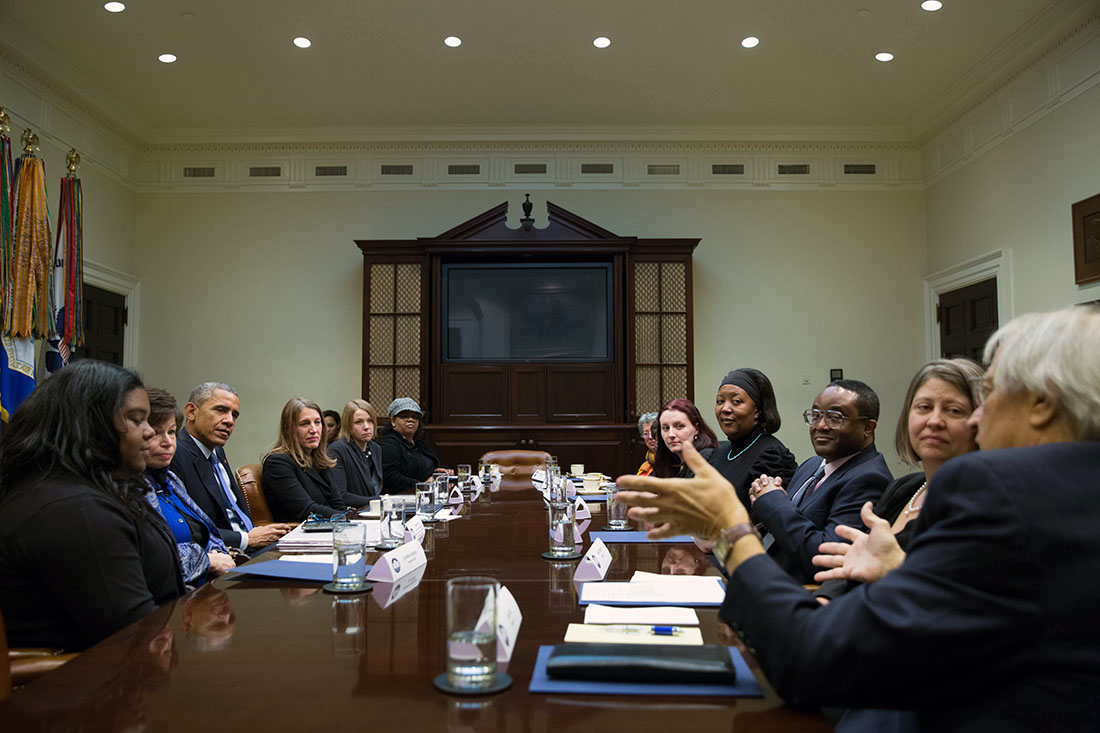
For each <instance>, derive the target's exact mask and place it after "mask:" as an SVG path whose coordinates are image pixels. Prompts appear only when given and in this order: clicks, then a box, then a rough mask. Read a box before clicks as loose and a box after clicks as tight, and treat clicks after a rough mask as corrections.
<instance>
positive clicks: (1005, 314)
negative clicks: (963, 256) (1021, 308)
mask: <svg viewBox="0 0 1100 733" xmlns="http://www.w3.org/2000/svg"><path fill="white" fill-rule="evenodd" d="M991 277H994V278H997V321H998V325H1002V324H1005V323H1008V322H1009V321H1010V320H1012V319H1013V318H1014V317H1015V312H1014V311H1013V307H1012V250H1011V249H1008V248H1005V249H995V250H993V251H992V252H987V253H986V254H984V255H979V256H977V257H974V258H972V259H969V260H966V261H964V262H960V263H959V264H957V265H952V266H951V267H946V268H944V269H942V270H938V271H936V272H933V273H931V274H930V275H926V276H925V277H924V351H925V359H926V360H927V361H932V360H933V359H939V358H940V328H939V324H938V323H936V306H937V305H939V302H940V294H941V293H947V292H950V291H952V290H956V289H958V288H962V287H966V286H967V285H973V284H974V283H977V282H981V281H982V280H988V279H989V278H991Z"/></svg>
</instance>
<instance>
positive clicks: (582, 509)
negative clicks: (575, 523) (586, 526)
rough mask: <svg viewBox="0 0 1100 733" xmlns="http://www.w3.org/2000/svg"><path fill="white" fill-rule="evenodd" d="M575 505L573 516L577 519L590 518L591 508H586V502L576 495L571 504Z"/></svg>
mask: <svg viewBox="0 0 1100 733" xmlns="http://www.w3.org/2000/svg"><path fill="white" fill-rule="evenodd" d="M573 506H574V507H576V509H574V511H573V516H575V517H576V518H577V519H591V518H592V510H591V509H589V508H588V504H587V503H586V502H585V500H584V499H582V498H581V497H579V496H578V497H577V501H576V502H575V503H574V505H573Z"/></svg>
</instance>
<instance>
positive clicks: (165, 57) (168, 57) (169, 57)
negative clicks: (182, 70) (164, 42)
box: [157, 53, 176, 64]
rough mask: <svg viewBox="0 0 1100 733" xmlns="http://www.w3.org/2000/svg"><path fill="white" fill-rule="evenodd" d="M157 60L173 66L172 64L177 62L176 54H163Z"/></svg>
mask: <svg viewBox="0 0 1100 733" xmlns="http://www.w3.org/2000/svg"><path fill="white" fill-rule="evenodd" d="M157 59H158V60H159V61H160V62H161V63H162V64H171V63H174V62H175V60H176V54H174V53H162V54H161V55H160V56H157Z"/></svg>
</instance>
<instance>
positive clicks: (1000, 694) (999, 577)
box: [618, 307, 1100, 731]
mask: <svg viewBox="0 0 1100 733" xmlns="http://www.w3.org/2000/svg"><path fill="white" fill-rule="evenodd" d="M985 358H986V360H987V361H990V360H991V364H990V366H989V371H988V372H987V373H986V376H985V380H984V382H983V385H982V392H983V395H984V402H983V404H982V405H981V407H979V408H978V409H977V410H975V412H974V414H973V415H972V416H971V422H972V424H974V425H975V426H976V427H977V441H978V445H979V446H980V447H981V451H980V452H978V453H970V454H968V455H965V456H960V457H958V458H954V459H952V460H951V461H949V462H947V463H946V464H944V466H943V467H942V468H941V469H940V470H939V471H938V472H937V473H936V476H935V478H933V480H932V482H931V483H930V485H929V486H928V490H927V495H928V499H927V501H926V502H925V504H924V507H923V509H922V511H921V513H920V516H919V518H918V519H916V520H915V521H916V522H917V528H916V529H917V531H916V533H915V535H914V538H913V540H912V542H911V544H910V545H909V548H908V554H906V553H904V552H900V551H898V548H897V543H896V542H894V541H893V535H892V533H891V532H890V531H889V526H888V525H887V523H886V522H885V521H884V520H881V519H877V518H875V517H874V516H873V514H872V512H871V506H870V504H868V505H866V506H865V508H864V510H863V516H864V517H865V518H866V520H867V523H868V526H869V527H871V531H870V533H868V534H864V533H863V532H860V531H858V530H855V529H852V528H841V531H840V534H841V536H842V537H844V538H845V539H849V540H854V542H853V543H852V544H851V545H849V546H847V548H848V549H847V550H846V551H845V552H843V553H839V554H837V553H835V551H834V554H831V555H825V556H823V557H822V558H821V559H820V561H821V564H822V565H823V566H828V567H831V568H833V569H832V570H828V571H825V572H822V573H819V574H818V579H819V580H824V579H828V578H834V577H835V578H851V579H858V580H862V581H864V584H863V585H860V586H859V587H858V588H856V589H855V590H853V591H852V592H851V593H848V594H847V595H845V596H843V597H841V598H839V599H837V600H836V601H833V602H832V603H830V604H829V605H827V606H822V605H820V604H818V603H817V602H816V601H815V600H814V599H813V598H812V597H811V596H810V594H808V593H807V592H806V591H805V590H803V589H802V588H800V587H798V585H797V584H796V583H795V582H794V581H792V580H791V578H790V577H789V576H787V575H786V573H784V572H783V571H782V570H781V569H780V568H779V567H778V566H777V565H776V564H775V563H774V562H772V561H771V560H770V559H769V558H768V557H766V556H765V553H764V549H763V546H762V545H761V543H760V541H759V539H758V538H757V537H756V535H755V534H754V533H753V530H752V526H751V525H750V524H749V517H748V515H747V514H746V513H745V511H744V507H743V505H742V504H741V503H740V502H739V501H737V500H736V499H735V498H732V497H733V495H732V492H731V491H730V486H729V484H728V482H725V481H724V480H723V479H722V478H721V476H720V474H718V473H717V472H716V471H714V469H712V468H710V467H709V466H707V464H706V462H705V461H703V460H702V459H701V458H700V457H699V456H698V455H697V454H696V453H695V452H694V451H689V450H685V451H684V459H685V461H686V462H687V464H688V466H689V467H691V468H693V469H695V471H696V478H695V479H691V480H681V481H676V482H672V481H661V480H659V479H651V478H645V477H634V476H629V477H627V476H623V477H620V478H619V479H618V483H619V486H620V487H621V488H623V489H626V491H624V492H620V494H619V499H620V500H621V501H624V502H625V503H628V504H631V505H633V506H635V507H636V508H635V509H632V510H631V516H632V517H633V518H635V519H639V520H640V519H644V520H646V521H651V522H655V523H657V525H658V529H657V530H654V531H653V532H651V536H652V537H653V538H654V539H657V538H659V537H664V536H669V535H676V534H687V533H690V534H694V535H697V536H703V537H711V538H714V539H716V542H715V555H716V556H718V557H720V560H721V563H722V564H723V566H724V567H725V568H726V570H727V571H728V572H729V574H730V575H729V577H730V581H729V585H728V587H727V592H726V600H725V604H724V605H723V607H722V610H721V611H720V617H721V618H722V619H723V620H724V621H726V622H727V623H728V624H729V625H730V626H731V627H732V628H733V629H734V631H736V632H737V633H739V634H740V635H741V637H742V639H743V640H744V641H745V643H746V644H747V645H748V647H749V649H750V651H751V652H752V653H753V654H754V655H755V657H756V660H757V661H758V662H759V663H760V667H761V669H762V670H763V671H764V673H765V674H766V675H767V677H768V679H769V680H770V681H771V682H772V684H773V685H774V687H775V689H776V690H777V691H778V692H779V693H780V695H782V696H783V697H784V699H786V700H787V701H789V702H792V703H797V704H802V705H832V706H837V705H840V706H858V707H863V708H888V709H895V710H898V709H901V710H908V711H910V713H909V718H908V721H907V722H909V723H911V724H913V725H912V726H911V727H914V728H916V729H920V730H929V731H975V730H981V731H1034V730H1052V731H1053V730H1057V731H1094V730H1096V725H1097V721H1098V720H1100V695H1097V694H1096V691H1097V690H1098V689H1100V625H1097V623H1096V609H1097V607H1100V583H1098V582H1097V580H1098V579H1100V309H1098V308H1095V307H1092V308H1088V307H1077V308H1068V309H1065V310H1062V311H1056V312H1054V313H1043V314H1028V315H1026V316H1022V317H1020V318H1017V319H1015V320H1013V321H1012V322H1010V323H1009V324H1007V325H1006V326H1004V327H1003V328H1001V329H1000V330H999V331H997V333H995V334H994V335H993V337H992V338H991V339H990V342H989V343H988V344H987V345H986V353H985ZM991 358H992V359H991ZM631 490H634V491H631ZM643 492H644V493H643ZM891 545H892V547H891ZM822 549H823V550H830V548H822ZM836 557H840V558H841V564H840V565H839V566H838V564H837V563H836V562H833V561H831V560H830V561H828V562H826V560H828V559H829V558H836ZM872 581H875V582H872ZM863 712H869V713H873V712H874V711H863ZM847 722H850V720H849V721H842V723H841V726H838V730H840V729H842V728H843V727H844V726H845V724H846V723H847ZM862 722H867V720H866V719H864V720H863V721H862ZM863 729H865V730H874V729H876V728H875V727H873V726H866V727H864V728H863Z"/></svg>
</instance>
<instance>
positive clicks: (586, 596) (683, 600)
mask: <svg viewBox="0 0 1100 733" xmlns="http://www.w3.org/2000/svg"><path fill="white" fill-rule="evenodd" d="M696 577H697V576H696ZM697 579H698V580H699V581H700V582H698V583H682V582H673V583H661V582H650V583H585V584H584V585H582V586H581V597H580V602H581V603H582V604H585V603H620V604H628V605H633V606H653V605H661V604H663V603H664V604H668V603H675V604H677V605H683V606H718V605H721V604H722V601H723V600H724V599H725V597H726V590H725V588H724V587H723V586H722V583H721V582H720V581H719V580H718V578H701V577H697Z"/></svg>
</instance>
